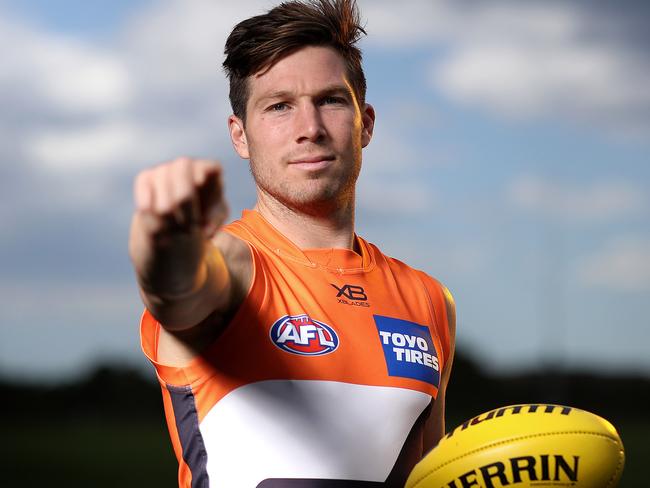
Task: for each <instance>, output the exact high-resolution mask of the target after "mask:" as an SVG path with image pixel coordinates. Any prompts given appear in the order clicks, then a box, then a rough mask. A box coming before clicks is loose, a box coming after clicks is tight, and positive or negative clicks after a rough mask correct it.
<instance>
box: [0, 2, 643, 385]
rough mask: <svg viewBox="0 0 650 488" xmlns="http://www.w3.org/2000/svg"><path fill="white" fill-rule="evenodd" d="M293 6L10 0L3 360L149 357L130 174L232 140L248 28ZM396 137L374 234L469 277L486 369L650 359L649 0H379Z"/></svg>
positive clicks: (224, 154)
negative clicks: (231, 46) (231, 97)
mask: <svg viewBox="0 0 650 488" xmlns="http://www.w3.org/2000/svg"><path fill="white" fill-rule="evenodd" d="M272 3H273V2H268V1H252V0H251V1H240V2H237V3H236V4H234V5H233V4H232V3H230V2H217V1H208V0H191V1H180V0H175V1H170V0H165V1H157V2H143V1H141V2H138V1H129V2H127V1H111V2H108V1H105V2H99V1H98V2H78V1H72V0H65V1H58V2H46V1H45V0H41V1H24V0H23V1H20V2H19V1H17V0H4V1H2V0H0V41H2V45H3V46H4V48H3V51H2V53H1V54H0V105H1V106H2V107H3V109H2V110H1V111H0V130H1V131H2V132H1V133H2V144H1V145H0V156H1V159H0V161H2V162H1V163H0V176H1V178H0V188H1V190H2V193H1V194H2V202H3V205H2V206H0V221H1V222H2V226H3V232H2V234H1V235H0V266H1V268H0V269H1V272H0V291H2V293H0V373H2V374H5V375H10V376H13V377H18V376H21V377H28V378H33V379H39V378H40V379H60V378H65V377H69V376H70V375H77V374H82V373H83V372H84V371H85V370H86V368H87V367H88V366H89V365H92V364H93V363H95V362H96V361H98V360H105V359H106V360H108V359H118V360H121V361H125V362H128V363H130V364H136V365H140V366H142V367H144V368H146V367H147V365H146V363H145V361H144V359H143V358H142V357H141V353H140V351H139V346H138V336H137V322H138V317H139V314H140V310H141V305H140V302H139V299H138V296H137V291H136V288H135V284H134V279H133V275H132V271H131V269H130V265H129V261H128V256H127V253H126V242H127V236H128V224H129V219H130V213H131V206H132V203H131V182H132V179H133V177H134V175H135V174H136V173H137V171H138V170H140V169H142V168H144V167H147V166H149V165H152V164H156V163H159V162H161V161H164V160H166V159H170V158H172V157H175V156H177V155H180V154H191V155H200V156H208V157H215V158H219V159H221V160H222V161H223V164H224V166H225V169H226V174H227V194H228V197H229V199H230V202H231V206H232V210H233V212H232V216H233V217H236V216H237V215H239V213H240V211H241V209H242V208H246V207H250V206H251V205H252V204H253V203H254V190H253V186H252V183H251V181H250V177H249V175H248V170H247V166H246V163H245V162H243V161H241V160H239V159H237V158H236V156H235V154H234V152H233V150H232V148H231V146H230V143H229V141H228V138H227V133H226V130H225V128H226V123H225V120H226V117H227V115H228V114H229V107H228V105H227V88H226V83H225V79H224V76H223V74H222V72H221V70H220V67H219V66H220V63H221V60H222V47H223V43H224V41H225V38H226V36H227V33H228V31H229V29H230V28H231V27H232V26H233V25H234V24H235V23H236V22H238V21H239V20H242V19H243V18H245V17H247V16H249V15H252V14H256V13H259V12H260V11H262V10H264V9H265V7H268V6H269V5H271V4H272ZM360 5H361V9H362V13H363V16H364V18H365V19H366V21H367V30H368V33H369V35H368V37H367V38H366V39H364V40H363V42H362V48H363V49H364V54H365V69H366V75H367V78H368V85H369V91H368V101H369V102H370V103H372V104H373V105H374V106H375V108H376V111H377V116H378V119H377V127H376V133H375V138H374V140H373V142H372V143H371V145H370V146H369V148H368V149H367V150H366V152H365V154H364V167H363V170H362V175H361V179H360V182H359V191H358V223H357V227H358V232H359V233H360V234H361V235H363V236H364V237H366V238H367V239H369V240H370V241H372V242H375V243H377V244H379V245H381V246H382V247H383V249H384V250H385V251H386V252H387V253H389V254H392V255H394V256H395V257H398V258H400V259H402V260H404V261H407V262H409V263H410V264H412V265H414V266H416V267H419V268H421V269H424V270H425V271H427V272H429V273H430V274H432V275H433V276H436V277H438V278H439V279H440V280H441V281H443V282H444V283H445V284H447V285H448V287H449V288H450V289H451V290H452V292H453V293H454V295H455V297H456V300H457V306H458V342H459V347H460V348H463V349H464V350H465V351H466V352H470V353H472V354H473V355H474V356H475V357H476V358H477V359H478V360H479V362H480V366H481V367H484V368H486V369H489V370H496V371H500V372H509V373H516V372H518V371H523V370H526V369H530V368H536V367H540V366H543V367H547V366H557V367H577V368H592V369H594V370H596V371H599V372H602V373H610V372H616V371H638V372H640V373H642V374H645V375H648V374H650V354H648V353H647V348H648V345H650V304H649V303H650V300H648V297H649V296H650V226H649V225H648V224H649V223H650V191H649V190H650V157H649V156H650V142H649V141H650V138H649V137H648V136H649V135H650V59H649V56H648V54H647V49H646V47H647V41H648V39H647V33H645V29H644V26H645V25H647V21H648V19H649V15H648V14H649V11H650V10H649V7H647V6H645V5H644V4H643V3H642V2H626V3H625V6H626V8H625V9H623V8H621V7H619V5H621V4H620V3H616V2H606V1H598V2H586V1H574V2H559V1H541V0H540V1H532V2H510V1H506V0H497V1H491V2H487V1H477V0H446V1H438V2H430V1H424V0H423V1H418V0H411V1H408V2H404V3H403V4H400V5H399V6H398V5H397V2H389V1H382V0H374V1H365V2H360Z"/></svg>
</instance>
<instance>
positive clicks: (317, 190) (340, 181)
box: [249, 154, 361, 217]
mask: <svg viewBox="0 0 650 488" xmlns="http://www.w3.org/2000/svg"><path fill="white" fill-rule="evenodd" d="M358 157H359V158H360V157H361V154H359V155H358ZM263 164H264V163H261V164H258V163H255V162H254V160H253V158H251V161H250V164H249V169H250V172H251V175H252V176H253V180H254V181H255V185H256V186H257V189H258V193H261V194H262V195H263V197H264V198H266V199H271V200H272V201H274V202H277V203H279V204H280V205H281V206H283V207H286V209H287V210H289V211H292V212H297V213H302V214H306V215H310V216H314V217H330V216H332V215H334V214H337V213H339V212H341V211H344V212H345V211H354V200H355V188H356V182H357V178H358V177H359V173H360V170H361V162H360V159H359V163H351V167H349V168H345V169H344V171H343V172H342V174H340V175H335V176H329V175H322V174H318V173H314V174H313V175H311V177H309V178H303V179H300V180H299V181H290V180H288V179H284V178H282V179H280V178H277V177H275V176H274V175H273V172H272V171H268V170H267V169H265V168H263V167H261V166H263ZM338 164H340V163H338ZM262 195H260V196H258V198H260V197H262Z"/></svg>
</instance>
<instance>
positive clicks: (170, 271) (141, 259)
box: [129, 158, 233, 332]
mask: <svg viewBox="0 0 650 488" xmlns="http://www.w3.org/2000/svg"><path fill="white" fill-rule="evenodd" d="M134 194H135V203H136V209H135V212H134V215H133V220H132V224H131V233H130V237H129V253H130V256H131V260H132V262H133V267H134V269H135V273H136V276H137V280H138V284H139V286H140V294H141V296H142V299H143V301H144V304H145V306H146V307H147V309H148V310H149V311H150V312H151V313H152V315H153V316H154V317H155V318H156V319H157V320H158V321H159V322H160V323H161V324H163V326H164V328H165V329H166V330H167V331H170V332H180V331H186V330H188V329H191V328H192V327H194V326H196V325H197V324H199V323H200V322H201V321H203V320H204V319H205V318H206V317H207V316H208V315H210V314H211V313H212V312H214V311H215V310H220V309H221V310H225V309H227V307H228V306H229V301H230V300H231V297H232V295H233V294H232V279H231V276H230V273H229V270H228V266H227V263H226V259H225V258H224V254H223V253H222V252H221V250H220V249H219V248H218V247H217V246H215V245H214V244H213V243H212V241H211V238H212V237H213V236H214V235H215V233H216V232H217V230H218V228H219V227H220V226H221V225H222V223H223V221H224V219H225V218H226V215H227V206H226V203H225V201H224V198H223V186H222V181H221V167H220V166H219V165H218V164H217V163H214V162H211V161H206V160H196V159H190V158H179V159H176V160H174V161H171V162H169V163H166V164H162V165H160V166H156V167H154V168H151V169H148V170H145V171H143V172H142V173H140V174H139V175H138V176H137V178H136V181H135V187H134Z"/></svg>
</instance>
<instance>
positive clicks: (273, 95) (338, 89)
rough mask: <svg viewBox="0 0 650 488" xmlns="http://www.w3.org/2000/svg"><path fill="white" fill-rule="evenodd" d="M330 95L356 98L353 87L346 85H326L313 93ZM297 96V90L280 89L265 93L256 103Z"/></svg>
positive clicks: (261, 103)
mask: <svg viewBox="0 0 650 488" xmlns="http://www.w3.org/2000/svg"><path fill="white" fill-rule="evenodd" d="M328 95H345V96H347V97H348V98H350V99H351V100H354V98H355V97H354V94H353V93H352V90H351V88H349V87H348V86H346V85H342V84H341V85H339V84H336V85H329V86H326V87H325V88H323V89H321V90H319V91H318V92H316V93H315V94H313V95H311V96H313V97H315V98H321V97H326V96H328ZM294 96H295V92H293V91H289V90H278V91H274V92H270V93H267V94H266V95H263V96H262V97H261V98H260V99H258V100H257V103H256V104H255V105H256V106H260V105H264V104H266V103H267V102H268V101H270V100H277V99H289V98H293V97H294Z"/></svg>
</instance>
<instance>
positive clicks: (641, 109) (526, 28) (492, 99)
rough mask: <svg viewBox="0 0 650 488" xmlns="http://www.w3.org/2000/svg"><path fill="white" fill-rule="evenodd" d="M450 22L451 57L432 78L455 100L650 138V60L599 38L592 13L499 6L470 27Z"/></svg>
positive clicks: (478, 12) (472, 18) (473, 16)
mask: <svg viewBox="0 0 650 488" xmlns="http://www.w3.org/2000/svg"><path fill="white" fill-rule="evenodd" d="M450 17H451V18H452V19H455V20H454V29H453V30H450V31H448V33H447V34H446V39H445V41H446V47H447V52H446V54H445V56H444V57H443V58H442V59H436V60H435V61H433V62H432V64H431V70H430V76H431V84H432V87H434V88H435V89H436V90H440V91H441V92H442V93H444V94H446V95H447V96H449V97H450V98H451V99H454V100H457V101H459V102H462V103H465V104H468V105H473V106H476V107H479V108H483V109H486V110H488V111H491V112H493V113H496V114H502V115H506V116H515V117H530V118H532V117H555V118H561V119H563V120H567V121H574V122H580V123H583V124H585V125H590V126H596V127H600V128H604V129H607V130H610V129H612V128H615V129H616V131H617V132H618V133H634V132H641V133H646V134H647V131H648V130H650V120H648V113H650V84H649V83H648V82H647V80H648V79H650V63H648V59H647V56H645V54H639V51H638V50H636V51H632V50H629V49H627V48H626V46H625V44H624V43H621V42H614V41H613V40H612V39H611V38H610V37H607V36H606V35H605V33H604V32H599V30H598V23H597V19H596V18H595V16H594V15H592V12H591V11H590V10H588V9H587V8H584V7H583V8H578V6H577V5H571V4H567V3H553V4H544V5H540V4H534V3H528V2H524V3H506V4H505V5H504V4H503V3H499V2H494V3H491V4H490V3H485V4H482V7H481V8H477V9H474V10H472V11H469V12H467V15H466V16H465V17H464V18H463V20H462V22H459V21H458V19H457V17H455V16H454V15H453V14H452V15H451V16H450ZM639 113H642V114H644V115H641V116H639V115H638V114H639Z"/></svg>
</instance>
